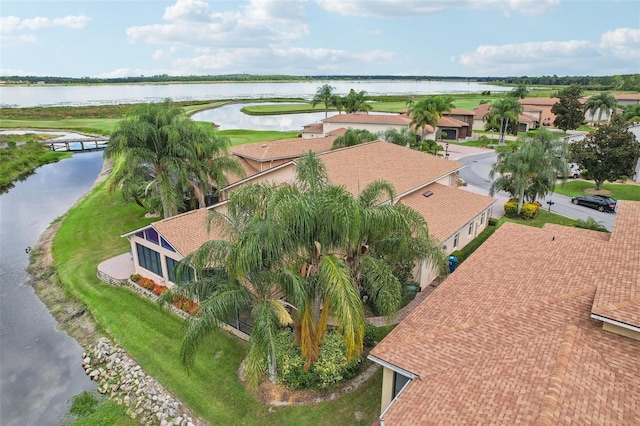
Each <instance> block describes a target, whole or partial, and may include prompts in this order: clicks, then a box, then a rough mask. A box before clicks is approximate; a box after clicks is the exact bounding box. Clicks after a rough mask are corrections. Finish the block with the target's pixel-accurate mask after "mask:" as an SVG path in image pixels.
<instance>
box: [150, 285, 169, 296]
mask: <svg viewBox="0 0 640 426" xmlns="http://www.w3.org/2000/svg"><path fill="white" fill-rule="evenodd" d="M151 291H153V294H155V295H156V296H160V295H161V294H162V293H164V292H165V291H169V288H168V287H165V286H163V285H160V284H155V285H154V286H153V289H152V290H151Z"/></svg>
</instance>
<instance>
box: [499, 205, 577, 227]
mask: <svg viewBox="0 0 640 426" xmlns="http://www.w3.org/2000/svg"><path fill="white" fill-rule="evenodd" d="M504 222H513V223H519V224H521V225H527V226H535V227H536V228H542V227H543V226H544V225H545V224H546V223H555V224H557V225H564V226H576V224H577V223H578V221H577V220H575V219H569V218H568V217H565V216H561V215H559V214H555V213H549V212H548V211H547V210H544V209H542V208H541V209H540V214H538V217H536V218H535V219H531V220H524V219H511V218H507V217H502V218H500V220H499V221H498V225H497V226H498V227H500V225H502V224H503V223H504Z"/></svg>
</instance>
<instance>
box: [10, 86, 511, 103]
mask: <svg viewBox="0 0 640 426" xmlns="http://www.w3.org/2000/svg"><path fill="white" fill-rule="evenodd" d="M325 83H326V84H330V85H331V86H333V87H335V88H336V90H335V92H336V93H337V94H340V95H346V94H347V93H349V90H351V89H354V90H355V91H356V92H359V91H361V90H364V91H365V92H367V94H369V95H371V96H374V95H411V94H442V93H480V92H483V91H485V90H490V91H494V92H500V91H508V90H511V89H510V88H508V87H500V86H492V85H487V84H481V83H460V82H449V81H447V82H443V81H424V80H421V81H415V80H401V81H398V80H388V81H377V80H376V81H330V80H327V81H311V82H287V83H216V84H211V83H206V84H204V83H203V84H130V85H101V86H37V85H36V86H25V87H11V86H0V107H32V106H54V105H69V106H79V105H107V104H124V103H138V102H158V101H162V100H163V99H165V98H171V99H173V100H174V101H184V100H209V99H264V98H274V97H278V98H304V99H311V98H313V95H314V94H315V93H316V90H317V89H318V87H320V86H322V85H323V84H325Z"/></svg>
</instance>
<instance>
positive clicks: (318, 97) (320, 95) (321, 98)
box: [311, 84, 336, 118]
mask: <svg viewBox="0 0 640 426" xmlns="http://www.w3.org/2000/svg"><path fill="white" fill-rule="evenodd" d="M334 90H336V88H335V87H333V86H331V85H330V84H323V85H322V86H320V87H318V89H317V90H316V94H315V95H314V97H313V100H312V101H311V106H314V107H315V106H316V105H317V104H319V103H321V102H322V103H324V118H327V114H328V112H329V105H331V104H332V102H333V99H334V95H333V91H334Z"/></svg>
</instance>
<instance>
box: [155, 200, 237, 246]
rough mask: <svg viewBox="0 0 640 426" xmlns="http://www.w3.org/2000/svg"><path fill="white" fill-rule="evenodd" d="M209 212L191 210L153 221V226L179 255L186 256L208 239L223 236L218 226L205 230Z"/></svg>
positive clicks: (217, 238)
mask: <svg viewBox="0 0 640 426" xmlns="http://www.w3.org/2000/svg"><path fill="white" fill-rule="evenodd" d="M209 213H210V209H198V210H192V211H190V212H187V213H183V214H180V215H177V216H173V217H170V218H167V219H163V220H160V221H158V222H155V223H153V227H154V228H155V229H156V230H157V231H158V232H159V233H160V235H162V236H163V237H164V238H165V239H166V240H167V241H169V243H170V244H171V245H172V246H173V247H174V248H175V249H176V250H178V252H179V253H180V254H181V255H183V256H187V255H188V254H190V253H193V252H194V251H196V250H197V249H198V248H200V246H201V245H202V244H204V243H205V242H207V241H209V240H220V239H224V238H225V233H224V230H223V229H222V228H221V227H219V226H217V227H216V226H212V227H211V230H209V231H208V230H207V217H208V215H209Z"/></svg>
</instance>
